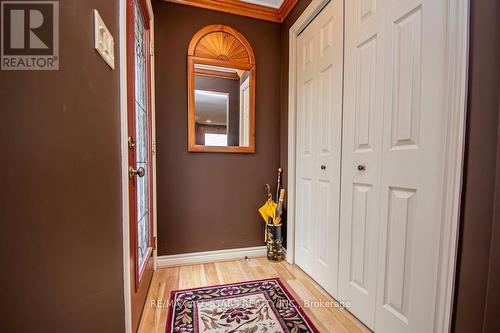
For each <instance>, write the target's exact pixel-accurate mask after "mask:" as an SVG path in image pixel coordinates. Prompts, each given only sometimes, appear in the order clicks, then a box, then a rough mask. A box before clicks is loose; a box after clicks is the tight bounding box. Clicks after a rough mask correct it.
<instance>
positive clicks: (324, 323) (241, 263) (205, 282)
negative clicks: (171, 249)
mask: <svg viewBox="0 0 500 333" xmlns="http://www.w3.org/2000/svg"><path fill="white" fill-rule="evenodd" d="M272 277H279V278H280V279H281V280H282V281H283V283H284V284H285V285H286V287H287V288H288V290H289V291H290V292H291V293H292V294H293V296H294V297H295V299H296V300H297V301H298V302H300V304H301V306H302V307H303V308H304V311H305V312H306V313H307V315H308V316H309V318H311V320H312V321H313V323H314V325H315V326H316V327H317V328H318V329H319V330H320V331H321V332H335V333H344V332H370V330H369V329H367V328H366V327H364V326H363V324H361V323H360V322H359V321H358V320H357V319H356V318H355V317H354V316H352V315H351V314H350V313H349V312H348V311H346V310H345V309H339V308H337V307H332V306H330V307H319V306H315V307H304V306H303V305H304V302H305V301H309V302H310V304H314V303H313V302H318V301H322V302H329V301H332V300H333V299H332V298H331V297H330V296H328V294H327V293H326V292H325V291H324V290H322V289H321V287H319V286H318V285H317V284H316V283H315V282H314V281H313V280H312V279H311V278H310V277H308V276H307V275H306V274H305V273H304V272H303V271H302V270H301V269H300V268H298V267H297V266H295V265H290V264H288V263H286V262H281V263H271V262H269V261H267V259H266V258H253V259H249V260H235V261H224V262H215V263H209V264H200V265H191V266H180V267H171V268H161V269H159V270H157V271H156V272H155V274H154V276H153V281H152V282H151V287H150V289H149V294H148V298H147V300H146V305H145V308H144V312H143V314H142V320H141V323H140V326H139V332H140V333H156V332H161V333H164V332H165V325H166V321H167V311H168V308H167V307H162V306H161V303H158V301H164V302H167V301H168V300H169V297H170V292H171V291H172V290H176V289H187V288H196V287H203V286H209V285H215V284H225V283H235V282H241V281H247V280H257V279H266V278H272ZM158 304H160V306H158ZM316 304H317V303H316Z"/></svg>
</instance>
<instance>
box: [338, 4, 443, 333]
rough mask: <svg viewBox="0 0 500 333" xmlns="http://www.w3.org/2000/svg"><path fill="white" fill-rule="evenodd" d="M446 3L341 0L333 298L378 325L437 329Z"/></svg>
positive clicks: (401, 332)
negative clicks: (343, 20)
mask: <svg viewBox="0 0 500 333" xmlns="http://www.w3.org/2000/svg"><path fill="white" fill-rule="evenodd" d="M447 3H448V1H447V0H399V1H394V0H378V1H374V0H355V1H346V67H345V74H344V75H345V79H346V80H345V95H344V97H345V107H344V128H343V131H344V137H343V161H342V200H341V201H342V209H341V222H340V223H341V235H340V238H341V249H340V260H339V286H340V288H339V295H340V298H341V299H347V300H351V308H350V311H351V312H353V313H354V314H355V315H356V316H358V317H359V318H360V319H361V320H362V321H364V322H365V323H366V324H367V325H368V326H369V327H370V328H372V329H374V331H375V332H384V333H393V332H394V333H410V332H411V333H426V332H433V329H434V319H435V318H434V317H435V311H434V309H435V301H436V289H437V281H436V276H437V273H438V269H439V267H438V261H439V241H440V232H441V224H442V220H441V219H442V210H441V207H442V197H443V182H444V181H443V179H444V177H443V175H444V172H445V170H444V161H443V155H444V152H445V149H444V139H445V133H446V131H445V125H446V124H445V114H444V110H445V76H446V36H445V34H446V24H447V9H448V7H447ZM358 166H360V167H359V168H358Z"/></svg>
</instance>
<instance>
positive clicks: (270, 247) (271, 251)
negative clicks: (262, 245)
mask: <svg viewBox="0 0 500 333" xmlns="http://www.w3.org/2000/svg"><path fill="white" fill-rule="evenodd" d="M266 233H267V241H266V245H267V259H268V260H270V261H282V260H283V259H284V256H283V247H282V245H281V242H282V239H281V224H279V225H274V224H273V221H272V220H270V221H269V222H268V223H267V225H266Z"/></svg>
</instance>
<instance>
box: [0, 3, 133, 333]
mask: <svg viewBox="0 0 500 333" xmlns="http://www.w3.org/2000/svg"><path fill="white" fill-rule="evenodd" d="M94 8H97V9H99V11H100V13H101V16H102V17H103V19H104V21H105V22H106V25H107V26H108V28H109V29H110V30H111V32H112V33H113V35H114V36H115V38H117V37H118V1H116V0H107V1H102V0H87V1H81V0H61V1H60V28H61V29H60V47H61V48H60V59H61V63H60V68H61V69H60V70H59V71H48V72H43V71H23V72H22V71H18V72H7V71H0V108H1V110H0V126H1V130H0V149H1V151H2V157H1V161H2V163H1V164H2V181H1V187H2V189H1V191H0V213H1V217H0V219H1V222H0V224H1V231H0V266H1V269H0V286H1V287H0V313H1V318H2V319H1V320H0V331H1V332H85V333H87V332H124V309H123V277H122V276H123V273H122V227H121V185H120V178H121V176H120V175H121V173H120V142H119V140H120V135H119V129H120V113H119V77H118V69H117V70H115V71H112V70H110V68H109V67H108V66H107V65H106V64H105V63H104V61H103V60H102V59H101V58H100V57H99V56H98V54H97V53H96V52H95V50H94V49H93V27H92V24H93V13H92V10H93V9H94ZM115 40H116V39H115ZM116 45H117V44H116ZM115 51H116V52H118V48H117V47H116V48H115Z"/></svg>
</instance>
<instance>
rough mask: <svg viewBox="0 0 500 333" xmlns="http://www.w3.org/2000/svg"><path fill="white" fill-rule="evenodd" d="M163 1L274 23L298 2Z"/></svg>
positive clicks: (287, 0)
mask: <svg viewBox="0 0 500 333" xmlns="http://www.w3.org/2000/svg"><path fill="white" fill-rule="evenodd" d="M163 1H167V2H173V3H177V4H180V5H186V6H192V7H198V8H204V9H210V10H216V11H219V12H224V13H230V14H235V15H241V16H246V17H251V18H255V19H259V20H264V21H271V22H276V23H282V22H283V21H284V20H285V19H286V17H287V16H288V14H290V12H291V10H292V9H293V7H295V5H296V4H297V2H298V0H285V1H283V3H282V4H281V6H280V8H272V7H266V6H262V5H256V4H252V3H247V2H243V1H238V0H163Z"/></svg>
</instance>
